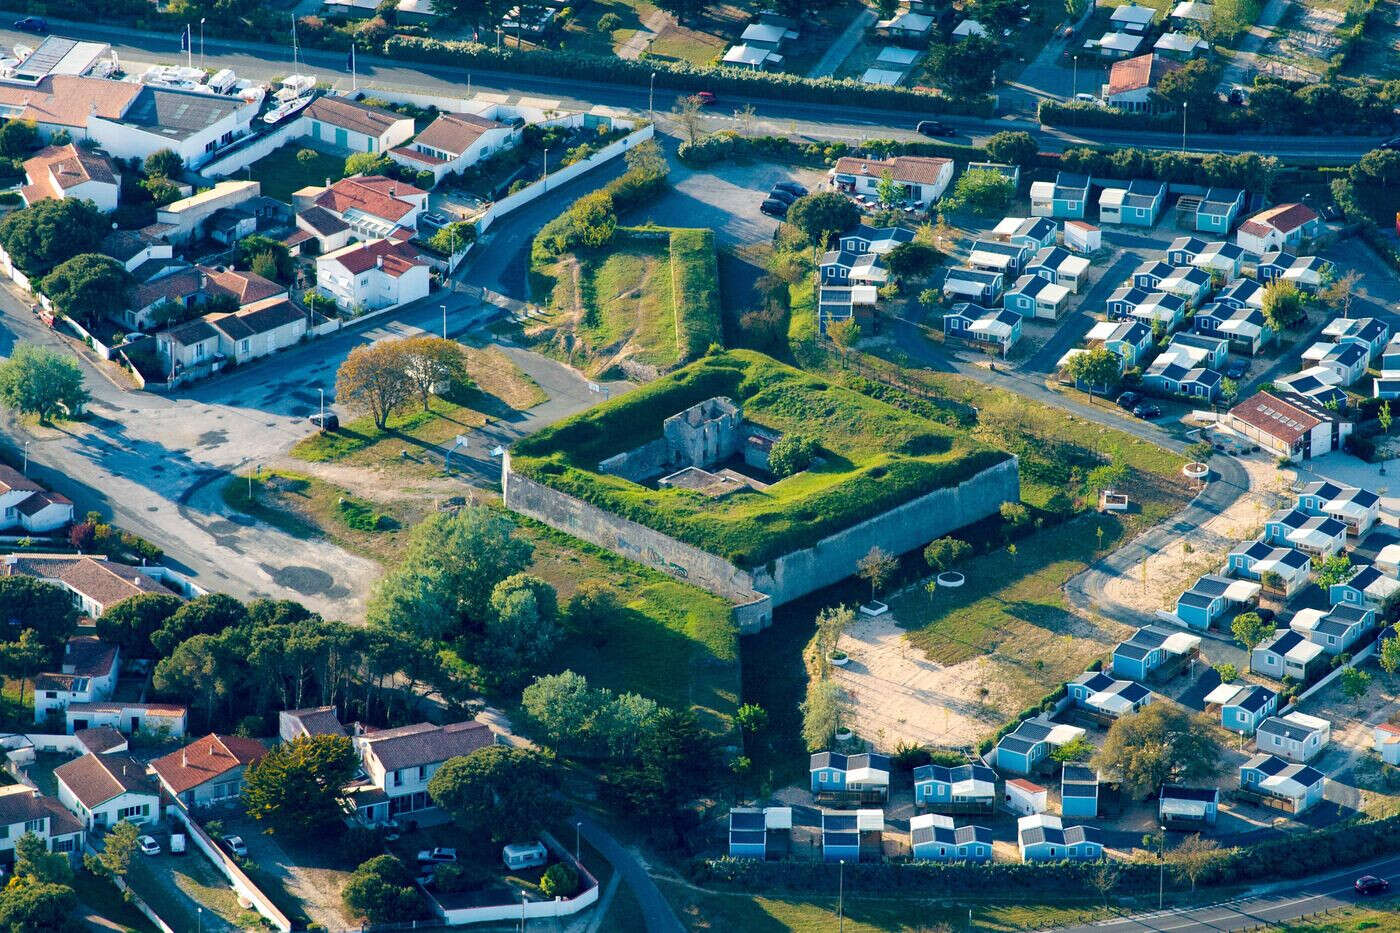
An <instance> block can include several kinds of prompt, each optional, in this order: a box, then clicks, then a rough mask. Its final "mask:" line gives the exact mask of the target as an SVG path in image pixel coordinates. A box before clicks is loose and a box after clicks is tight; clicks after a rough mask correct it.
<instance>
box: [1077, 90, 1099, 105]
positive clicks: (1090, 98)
mask: <svg viewBox="0 0 1400 933" xmlns="http://www.w3.org/2000/svg"><path fill="white" fill-rule="evenodd" d="M1074 102H1075V103H1076V104H1093V105H1094V106H1095V107H1102V106H1103V101H1101V100H1099V99H1098V98H1097V97H1095V96H1094V95H1093V94H1090V93H1088V92H1086V91H1080V92H1079V93H1078V94H1076V95H1074Z"/></svg>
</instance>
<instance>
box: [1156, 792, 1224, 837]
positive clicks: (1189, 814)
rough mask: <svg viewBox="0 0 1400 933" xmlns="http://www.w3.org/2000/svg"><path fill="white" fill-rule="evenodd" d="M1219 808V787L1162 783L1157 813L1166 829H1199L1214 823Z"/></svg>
mask: <svg viewBox="0 0 1400 933" xmlns="http://www.w3.org/2000/svg"><path fill="white" fill-rule="evenodd" d="M1219 808H1220V788H1218V787H1181V786H1179V785H1176V784H1164V785H1162V792H1161V796H1160V797H1159V798H1158V803H1157V815H1158V816H1159V817H1161V819H1162V825H1164V826H1166V827H1167V828H1168V829H1184V830H1188V831H1190V830H1200V829H1201V828H1203V827H1206V826H1214V825H1215V817H1216V814H1217V812H1218V811H1219Z"/></svg>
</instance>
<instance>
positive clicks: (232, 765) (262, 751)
mask: <svg viewBox="0 0 1400 933" xmlns="http://www.w3.org/2000/svg"><path fill="white" fill-rule="evenodd" d="M266 754H267V748H266V747H265V746H264V745H263V744H262V743H261V742H259V741H258V740H257V739H245V738H242V737H240V736H236V735H218V734H216V733H212V732H211V733H210V734H209V735H206V736H205V737H204V738H202V739H196V740H195V741H193V742H191V743H190V744H188V745H186V746H185V747H184V748H182V749H179V750H178V751H173V752H171V753H170V754H168V755H166V756H164V757H162V758H157V759H156V760H155V761H153V762H151V770H152V771H153V772H155V775H156V778H157V779H158V780H159V781H160V786H161V790H162V791H163V792H164V794H165V795H167V796H169V797H170V798H172V799H174V800H178V801H179V802H180V803H181V804H182V805H184V807H185V808H186V809H196V808H199V807H209V806H214V805H215V804H220V803H233V802H236V801H237V800H238V798H239V797H240V796H241V795H242V794H243V772H244V771H245V770H246V769H247V767H248V765H250V764H252V763H253V762H255V761H258V760H260V759H261V758H262V757H263V756H264V755H266Z"/></svg>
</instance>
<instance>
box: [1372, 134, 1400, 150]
mask: <svg viewBox="0 0 1400 933" xmlns="http://www.w3.org/2000/svg"><path fill="white" fill-rule="evenodd" d="M1376 148H1377V149H1400V136H1396V137H1395V138H1394V139H1387V140H1386V141H1385V142H1383V143H1381V144H1380V145H1379V146H1377V147H1376Z"/></svg>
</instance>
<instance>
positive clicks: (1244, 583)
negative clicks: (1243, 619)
mask: <svg viewBox="0 0 1400 933" xmlns="http://www.w3.org/2000/svg"><path fill="white" fill-rule="evenodd" d="M1261 589H1263V587H1262V586H1261V585H1260V584H1258V583H1255V582H1254V581H1253V580H1235V581H1233V582H1232V583H1231V584H1230V585H1229V586H1227V587H1226V588H1225V598H1226V599H1227V600H1229V601H1230V602H1232V603H1245V602H1249V601H1250V600H1251V599H1253V598H1254V597H1255V596H1257V595H1259V591H1260V590H1261ZM1198 641H1199V639H1198Z"/></svg>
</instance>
